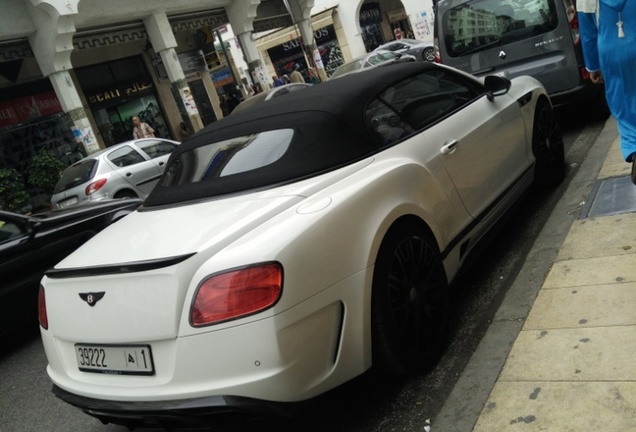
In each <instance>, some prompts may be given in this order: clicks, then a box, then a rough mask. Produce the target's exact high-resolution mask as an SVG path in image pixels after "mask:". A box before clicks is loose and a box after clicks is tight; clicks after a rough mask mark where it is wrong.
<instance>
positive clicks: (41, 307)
mask: <svg viewBox="0 0 636 432" xmlns="http://www.w3.org/2000/svg"><path fill="white" fill-rule="evenodd" d="M38 320H39V321H40V325H41V326H42V327H43V328H44V330H48V329H49V318H48V316H47V315H46V297H45V295H44V287H43V286H42V285H40V292H39V293H38Z"/></svg>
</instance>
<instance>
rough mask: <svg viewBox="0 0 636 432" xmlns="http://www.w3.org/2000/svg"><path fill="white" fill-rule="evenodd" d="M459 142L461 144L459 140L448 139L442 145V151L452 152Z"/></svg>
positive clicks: (443, 152) (444, 152) (445, 153)
mask: <svg viewBox="0 0 636 432" xmlns="http://www.w3.org/2000/svg"><path fill="white" fill-rule="evenodd" d="M457 144H459V141H457V140H452V141H448V142H447V143H446V144H444V145H443V146H442V149H441V150H440V151H441V152H442V154H443V155H447V154H451V153H452V152H454V151H455V149H456V148H457Z"/></svg>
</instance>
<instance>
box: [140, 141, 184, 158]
mask: <svg viewBox="0 0 636 432" xmlns="http://www.w3.org/2000/svg"><path fill="white" fill-rule="evenodd" d="M136 144H137V146H138V147H139V148H140V149H142V150H143V151H144V152H146V154H147V155H148V156H149V157H150V159H154V158H158V157H161V156H165V155H169V154H170V153H172V152H173V150H174V149H175V148H176V147H177V145H176V144H173V143H171V142H168V141H161V140H156V141H154V140H149V141H140V142H137V143H136Z"/></svg>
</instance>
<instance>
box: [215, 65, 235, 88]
mask: <svg viewBox="0 0 636 432" xmlns="http://www.w3.org/2000/svg"><path fill="white" fill-rule="evenodd" d="M210 78H212V82H213V83H214V86H215V87H223V86H224V85H228V84H232V83H233V82H234V80H233V79H232V72H231V71H230V68H229V67H227V66H226V67H224V68H221V69H218V70H215V71H214V72H210Z"/></svg>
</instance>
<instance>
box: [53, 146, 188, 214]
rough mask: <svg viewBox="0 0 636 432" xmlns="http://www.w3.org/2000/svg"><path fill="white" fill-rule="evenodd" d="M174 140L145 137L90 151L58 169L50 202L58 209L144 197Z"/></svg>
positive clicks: (150, 188)
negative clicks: (94, 151) (59, 172)
mask: <svg viewBox="0 0 636 432" xmlns="http://www.w3.org/2000/svg"><path fill="white" fill-rule="evenodd" d="M178 144H179V143H178V142H177V141H171V140H166V139H161V138H146V139H138V140H132V141H126V142H123V143H121V144H117V145H114V146H112V147H108V148H107V149H105V150H102V151H100V152H97V153H93V154H92V155H90V156H88V157H85V158H84V159H82V160H80V161H78V162H75V163H74V164H73V165H71V166H69V167H68V168H66V169H65V170H64V172H62V176H61V178H60V180H59V181H58V182H57V185H56V186H55V190H54V191H53V196H52V197H51V205H52V207H53V208H54V209H58V208H65V207H69V206H73V205H78V204H81V203H85V202H88V201H97V200H103V199H109V198H136V197H138V198H145V197H146V195H148V194H149V193H150V191H151V190H152V188H153V187H154V186H155V184H157V181H158V180H159V177H160V176H161V173H162V172H163V169H164V167H165V164H166V162H167V161H168V157H170V153H172V151H173V150H174V149H175V148H176V147H177V145H178Z"/></svg>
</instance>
